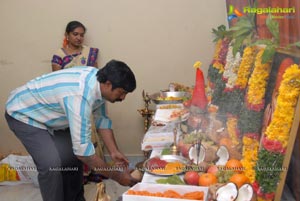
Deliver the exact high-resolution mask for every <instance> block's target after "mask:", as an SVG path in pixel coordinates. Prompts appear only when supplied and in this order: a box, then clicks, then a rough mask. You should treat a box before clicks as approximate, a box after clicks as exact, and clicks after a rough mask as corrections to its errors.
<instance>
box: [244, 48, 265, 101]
mask: <svg viewBox="0 0 300 201" xmlns="http://www.w3.org/2000/svg"><path fill="white" fill-rule="evenodd" d="M263 53H264V48H262V49H260V50H259V52H258V53H257V55H256V58H255V63H254V70H253V72H252V75H251V77H250V79H249V82H248V84H249V86H248V92H247V99H248V102H249V103H250V104H251V105H258V104H262V103H263V100H264V98H265V92H266V86H267V83H268V78H269V73H270V70H271V64H270V63H265V64H262V63H261V62H262V55H263Z"/></svg>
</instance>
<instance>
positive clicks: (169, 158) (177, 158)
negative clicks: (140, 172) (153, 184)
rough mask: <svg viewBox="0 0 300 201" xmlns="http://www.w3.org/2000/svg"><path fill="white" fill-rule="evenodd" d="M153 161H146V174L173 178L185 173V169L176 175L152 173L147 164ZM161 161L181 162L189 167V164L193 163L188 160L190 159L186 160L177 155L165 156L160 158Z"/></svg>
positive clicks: (144, 166)
mask: <svg viewBox="0 0 300 201" xmlns="http://www.w3.org/2000/svg"><path fill="white" fill-rule="evenodd" d="M151 159H152V158H149V159H148V160H146V161H145V162H144V165H143V168H144V170H145V172H147V173H150V174H153V175H157V176H172V175H174V174H182V173H184V172H185V171H184V169H185V168H183V170H182V171H180V172H177V173H174V174H163V173H161V174H159V173H155V172H152V171H151V170H150V169H149V168H148V164H147V163H148V162H149V161H150V160H151ZM159 159H161V160H164V161H166V162H180V163H182V164H184V165H188V164H190V163H191V162H190V160H188V159H186V158H184V157H182V156H177V155H163V156H161V157H159Z"/></svg>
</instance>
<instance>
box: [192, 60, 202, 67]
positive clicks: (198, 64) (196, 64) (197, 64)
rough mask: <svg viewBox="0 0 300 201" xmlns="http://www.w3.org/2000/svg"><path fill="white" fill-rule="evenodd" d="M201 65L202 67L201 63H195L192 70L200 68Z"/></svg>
mask: <svg viewBox="0 0 300 201" xmlns="http://www.w3.org/2000/svg"><path fill="white" fill-rule="evenodd" d="M201 65H202V63H201V61H196V62H195V63H194V68H196V69H197V68H200V67H201Z"/></svg>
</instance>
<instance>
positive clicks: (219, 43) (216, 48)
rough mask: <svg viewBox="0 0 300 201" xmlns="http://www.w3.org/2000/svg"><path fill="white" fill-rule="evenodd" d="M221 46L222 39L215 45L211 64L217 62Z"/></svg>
mask: <svg viewBox="0 0 300 201" xmlns="http://www.w3.org/2000/svg"><path fill="white" fill-rule="evenodd" d="M221 46H222V39H219V40H218V41H217V43H216V45H215V52H214V56H213V60H212V64H214V63H215V62H216V61H217V60H218V58H219V53H220V51H221Z"/></svg>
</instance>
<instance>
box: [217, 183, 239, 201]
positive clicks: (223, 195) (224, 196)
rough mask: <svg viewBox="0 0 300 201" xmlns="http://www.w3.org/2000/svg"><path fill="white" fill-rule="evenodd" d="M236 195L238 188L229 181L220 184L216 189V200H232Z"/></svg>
mask: <svg viewBox="0 0 300 201" xmlns="http://www.w3.org/2000/svg"><path fill="white" fill-rule="evenodd" d="M237 195H238V189H237V186H236V185H235V184H234V183H232V182H229V183H227V184H225V185H224V186H221V187H220V188H218V190H217V191H216V200H217V201H224V200H226V201H233V200H235V199H236V197H237Z"/></svg>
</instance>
